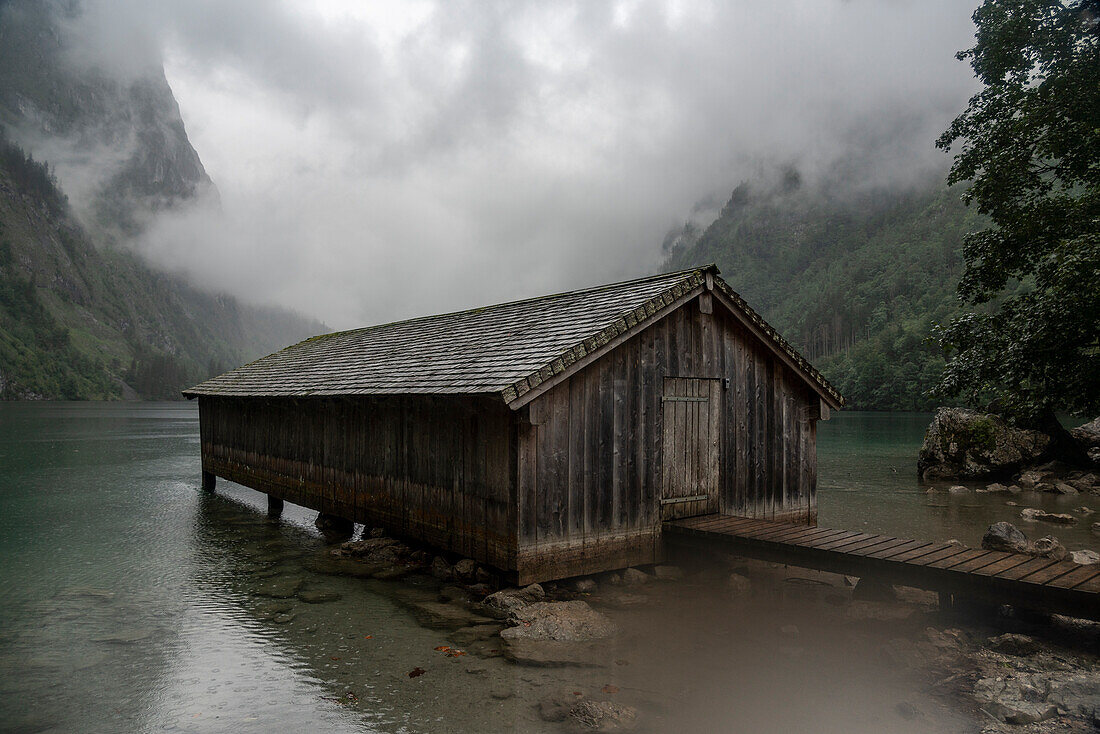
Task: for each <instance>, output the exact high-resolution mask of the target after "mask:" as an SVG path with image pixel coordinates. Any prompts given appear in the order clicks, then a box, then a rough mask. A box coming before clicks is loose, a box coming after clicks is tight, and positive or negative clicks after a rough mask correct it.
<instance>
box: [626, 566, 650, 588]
mask: <svg viewBox="0 0 1100 734" xmlns="http://www.w3.org/2000/svg"><path fill="white" fill-rule="evenodd" d="M649 579H650V576H649V574H648V573H646V572H645V571H642V570H640V569H637V568H628V569H626V570H625V571H623V585H624V586H641V585H642V584H648V583H649Z"/></svg>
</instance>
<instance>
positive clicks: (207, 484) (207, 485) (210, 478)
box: [202, 471, 218, 492]
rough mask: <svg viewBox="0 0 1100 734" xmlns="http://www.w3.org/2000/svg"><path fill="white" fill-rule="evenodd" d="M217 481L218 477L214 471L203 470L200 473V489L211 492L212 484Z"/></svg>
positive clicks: (212, 489)
mask: <svg viewBox="0 0 1100 734" xmlns="http://www.w3.org/2000/svg"><path fill="white" fill-rule="evenodd" d="M217 483H218V477H217V476H216V475H215V474H214V472H209V471H204V472H203V473H202V491H203V492H213V491H214V486H215V485H216V484H217Z"/></svg>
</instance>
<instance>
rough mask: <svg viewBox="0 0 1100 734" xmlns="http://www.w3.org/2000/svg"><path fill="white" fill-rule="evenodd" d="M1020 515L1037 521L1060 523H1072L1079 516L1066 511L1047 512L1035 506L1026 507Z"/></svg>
mask: <svg viewBox="0 0 1100 734" xmlns="http://www.w3.org/2000/svg"><path fill="white" fill-rule="evenodd" d="M1020 517H1022V518H1023V519H1025V520H1031V521H1037V522H1052V523H1056V524H1058V525H1072V524H1073V523H1075V522H1077V518H1076V517H1074V516H1073V515H1070V514H1068V513H1065V512H1045V511H1043V510H1040V509H1038V508H1035V507H1028V508H1025V509H1024V510H1022V511H1021V512H1020Z"/></svg>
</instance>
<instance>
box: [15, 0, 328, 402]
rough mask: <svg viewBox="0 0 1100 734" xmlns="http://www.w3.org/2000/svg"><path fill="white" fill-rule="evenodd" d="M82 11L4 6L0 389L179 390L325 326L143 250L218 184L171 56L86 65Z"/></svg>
mask: <svg viewBox="0 0 1100 734" xmlns="http://www.w3.org/2000/svg"><path fill="white" fill-rule="evenodd" d="M77 12H78V6H77V5H76V4H73V3H60V2H58V3H53V2H30V1H28V0H7V2H4V3H2V4H0V398H8V399H12V398H15V399H20V398H47V399H57V398H65V399H87V398H92V399H106V398H120V397H144V398H160V399H176V398H178V397H179V390H180V389H181V388H182V387H184V386H186V385H189V384H192V383H194V382H196V381H198V380H200V379H203V378H205V377H207V376H209V375H210V374H214V373H217V372H220V371H223V370H225V369H228V368H230V367H233V366H236V365H238V364H240V363H241V362H243V361H247V360H249V359H253V358H256V357H259V356H261V355H263V354H266V353H269V352H271V351H273V350H275V349H278V348H280V347H282V346H284V345H286V344H287V343H290V342H293V341H297V340H299V339H301V338H304V337H306V336H309V335H312V334H316V333H319V332H321V331H324V330H325V327H324V325H323V324H321V323H320V322H317V321H314V320H312V319H306V318H303V317H300V316H297V315H294V314H292V313H289V312H286V311H282V310H279V309H274V308H259V307H255V306H250V305H246V304H242V303H240V302H239V301H238V300H237V299H235V298H233V297H231V296H229V295H226V294H224V293H222V294H218V293H212V292H207V291H205V290H203V289H201V288H197V287H195V286H193V285H191V284H190V283H189V282H188V281H187V280H186V279H185V278H184V277H182V276H180V275H173V274H170V273H166V272H163V271H161V270H158V269H156V268H155V267H152V266H150V265H149V264H147V262H146V261H145V260H144V258H143V257H142V256H141V255H140V254H137V253H135V252H134V251H133V249H132V247H131V245H132V242H133V238H136V237H140V236H142V235H143V233H145V232H146V231H147V230H148V229H149V227H150V226H151V224H152V223H153V222H155V221H156V218H157V217H158V216H161V215H163V214H164V213H165V212H168V211H173V210H182V209H185V208H187V207H189V206H192V205H194V204H195V202H199V201H203V202H205V203H206V205H209V202H211V201H214V202H216V197H217V193H216V190H215V189H214V186H213V183H212V182H211V180H210V178H209V177H208V176H207V174H206V172H205V170H204V168H203V165H202V162H201V161H200V160H199V157H198V154H197V153H196V152H195V150H194V148H193V147H192V146H191V143H190V141H189V140H188V138H187V134H186V131H185V129H184V125H183V121H182V119H181V118H180V115H179V108H178V105H177V104H176V101H175V98H174V97H173V95H172V91H171V89H170V88H169V86H168V83H167V81H166V80H165V77H164V73H163V70H162V69H160V68H147V69H143V70H141V71H140V73H139V74H135V75H133V76H130V77H128V78H124V79H120V78H118V77H114V76H109V75H107V74H106V73H105V72H104V71H103V70H102V69H100V68H97V67H95V66H87V65H82V64H81V63H79V62H80V59H79V56H78V55H76V54H73V53H70V49H69V48H68V47H67V46H66V45H65V44H64V39H65V34H64V32H63V28H64V24H65V23H66V22H68V21H69V20H71V18H72V17H73V14H74V13H77ZM30 151H33V153H31V152H30Z"/></svg>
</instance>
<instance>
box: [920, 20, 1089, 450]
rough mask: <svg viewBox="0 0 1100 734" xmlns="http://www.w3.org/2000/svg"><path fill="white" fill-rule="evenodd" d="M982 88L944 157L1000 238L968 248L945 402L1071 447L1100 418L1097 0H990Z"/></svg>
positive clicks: (981, 24) (947, 137)
mask: <svg viewBox="0 0 1100 734" xmlns="http://www.w3.org/2000/svg"><path fill="white" fill-rule="evenodd" d="M973 18H974V22H975V25H976V26H977V34H976V43H975V45H974V47H973V48H971V49H969V50H967V51H963V52H961V53H959V54H958V58H959V59H960V60H969V61H970V64H971V66H972V67H973V69H974V72H975V74H976V76H977V78H978V80H979V81H980V82H981V83H982V85H983V88H982V89H981V91H979V92H978V93H977V94H976V95H975V96H974V97H972V98H971V99H970V104H969V106H968V107H967V109H966V110H965V111H964V112H963V113H962V114H960V115H959V116H958V117H957V118H956V119H955V121H954V122H953V123H952V124H951V126H950V127H949V128H948V129H947V131H946V132H944V133H943V135H942V136H941V137H940V138H939V140H938V141H937V145H938V146H939V147H940V148H943V149H951V148H956V155H955V157H954V162H953V164H952V167H951V172H950V174H949V176H948V181H949V183H952V184H954V183H962V182H967V183H968V184H969V189H968V191H967V193H966V196H965V200H966V202H967V203H968V204H970V203H973V204H976V205H977V209H978V210H979V211H980V212H981V213H982V214H984V215H986V216H987V217H988V219H989V221H990V226H989V227H987V228H986V229H984V230H982V231H979V232H976V233H974V234H971V235H968V236H967V238H966V241H965V245H964V250H963V254H964V258H965V261H966V269H965V272H964V274H963V277H962V279H961V280H960V283H959V288H958V292H959V295H960V297H961V298H962V299H963V300H964V301H965V302H967V303H968V304H970V305H971V306H972V307H973V308H972V310H971V311H970V312H968V313H965V314H964V315H962V316H959V317H957V318H955V319H954V320H953V321H952V322H951V323H950V325H949V326H948V327H946V328H945V329H944V330H942V332H941V334H940V337H941V343H942V344H943V346H944V347H945V349H946V350H947V353H948V356H949V360H948V362H947V365H946V367H945V369H944V372H943V378H942V382H941V384H940V386H939V388H938V390H937V392H938V394H939V395H940V396H958V397H961V398H963V399H964V400H966V401H967V402H970V403H971V404H980V403H984V402H987V401H993V402H994V403H995V404H997V405H998V406H999V409H1001V410H1002V411H1003V412H1005V413H1007V414H1009V415H1011V416H1014V417H1015V418H1016V419H1017V420H1018V421H1020V422H1022V423H1025V424H1030V425H1036V426H1040V427H1043V428H1045V429H1047V430H1054V431H1055V433H1056V435H1063V436H1064V431H1060V427H1059V426H1058V424H1057V421H1056V419H1055V418H1054V411H1057V410H1068V411H1071V412H1074V413H1078V414H1080V413H1088V414H1096V413H1098V412H1100V348H1098V344H1100V0H1075V1H1068V2H1067V1H1062V0H985V1H984V2H983V3H982V5H981V6H980V7H979V8H978V9H977V11H975V13H974V15H973Z"/></svg>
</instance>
